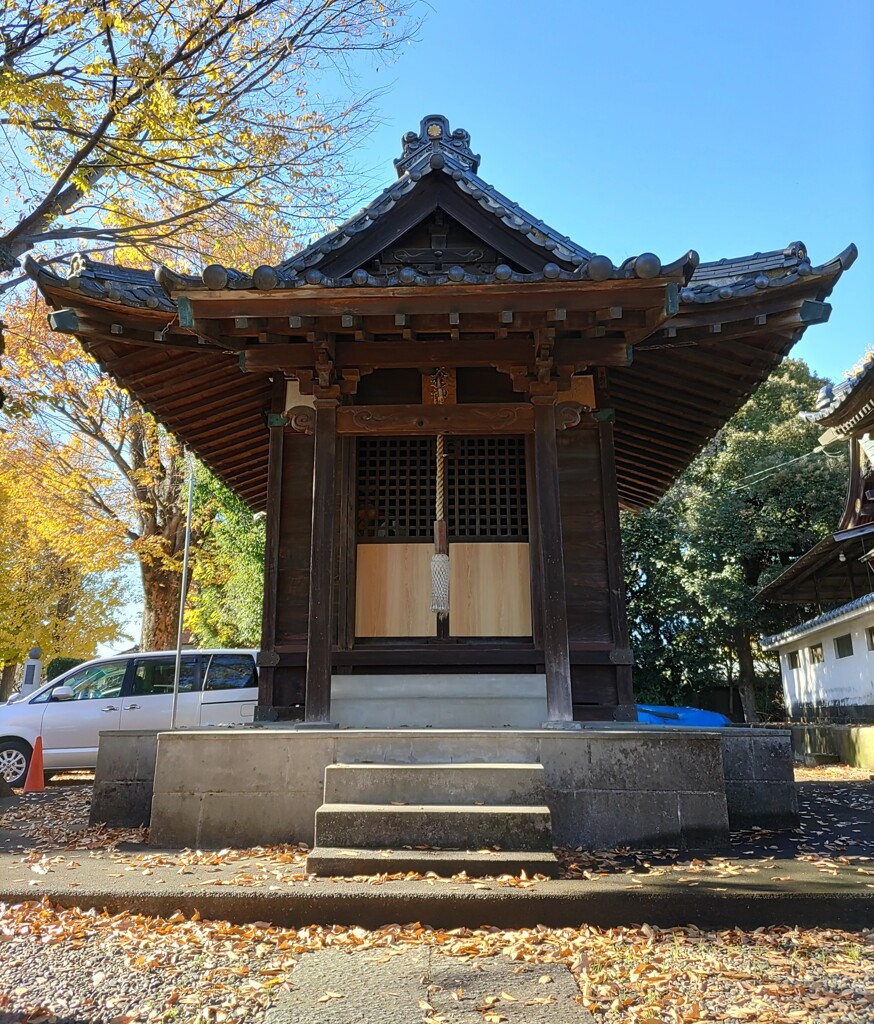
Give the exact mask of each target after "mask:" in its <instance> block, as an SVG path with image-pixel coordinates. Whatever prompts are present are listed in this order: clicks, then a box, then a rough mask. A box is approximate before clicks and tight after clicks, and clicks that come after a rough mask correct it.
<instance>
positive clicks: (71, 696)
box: [52, 686, 76, 701]
mask: <svg viewBox="0 0 874 1024" xmlns="http://www.w3.org/2000/svg"><path fill="white" fill-rule="evenodd" d="M75 699H76V694H75V693H73V687H72V686H56V687H55V688H54V690H52V700H53V701H55V700H75Z"/></svg>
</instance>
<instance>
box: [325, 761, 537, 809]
mask: <svg viewBox="0 0 874 1024" xmlns="http://www.w3.org/2000/svg"><path fill="white" fill-rule="evenodd" d="M545 794H546V773H545V772H544V770H543V765H542V764H332V765H328V767H327V768H326V769H325V803H329V804H330V803H347V804H354V803H360V804H396V803H404V804H442V805H447V804H467V805H479V804H485V805H507V804H514V805H525V804H543V803H544V802H545Z"/></svg>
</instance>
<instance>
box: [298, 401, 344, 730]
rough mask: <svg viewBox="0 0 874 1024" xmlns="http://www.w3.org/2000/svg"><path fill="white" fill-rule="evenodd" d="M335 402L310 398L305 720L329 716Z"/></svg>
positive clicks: (323, 720) (334, 485) (335, 471)
mask: <svg viewBox="0 0 874 1024" xmlns="http://www.w3.org/2000/svg"><path fill="white" fill-rule="evenodd" d="M337 405H338V402H337V399H335V398H317V399H316V400H315V431H314V432H315V445H314V453H313V527H312V534H311V540H310V596H309V617H308V621H307V669H306V710H305V720H306V721H307V722H313V723H327V722H329V721H330V717H331V648H332V646H333V642H332V641H333V637H332V622H333V615H332V614H331V612H332V605H333V596H334V535H335V532H336V531H335V525H334V520H335V518H336V495H337Z"/></svg>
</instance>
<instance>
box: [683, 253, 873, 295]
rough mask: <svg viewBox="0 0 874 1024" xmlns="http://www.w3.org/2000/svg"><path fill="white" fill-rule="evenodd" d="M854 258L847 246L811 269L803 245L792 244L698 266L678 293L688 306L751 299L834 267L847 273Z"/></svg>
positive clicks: (854, 254)
mask: <svg viewBox="0 0 874 1024" xmlns="http://www.w3.org/2000/svg"><path fill="white" fill-rule="evenodd" d="M857 255H858V250H857V249H856V246H855V245H849V246H847V248H846V249H845V250H844V251H843V252H842V253H840V255H838V256H836V257H835V259H833V260H830V261H829V262H828V263H824V264H823V265H822V266H819V267H813V266H811V263H810V260H809V258H808V255H807V249H806V248H805V246H804V243H803V242H792V244H791V245H788V246H786V248H785V249H775V250H773V251H772V252H757V253H754V254H753V255H752V256H739V257H737V258H736V259H724V260H717V261H716V262H714V263H701V264H699V265H698V267H697V268H696V270H695V272H694V273H693V274H692V280H691V281H690V282H689V284H688V285H687V286H686V287H685V288H682V289H680V302H682V303H684V304H687V305H690V304H695V303H707V302H721V301H725V300H726V299H738V298H746V297H752V296H754V295H756V294H757V293H760V292H764V291H767V290H768V289H772V288H779V287H783V286H785V285H789V284H794V283H795V282H796V281H798V280H799V279H801V278H805V277H810V276H811V275H814V274H822V273H828V271H829V269H831V268H832V265H833V264H838V265H839V268H840V269H841V270H846V269H847V268H848V267H850V266H851V265H852V264H853V262H854V261H855V259H856V256H857Z"/></svg>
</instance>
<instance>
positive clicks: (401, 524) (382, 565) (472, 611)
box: [356, 437, 531, 637]
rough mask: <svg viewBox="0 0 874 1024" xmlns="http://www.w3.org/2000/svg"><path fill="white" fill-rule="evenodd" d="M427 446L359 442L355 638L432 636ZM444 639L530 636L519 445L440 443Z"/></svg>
mask: <svg viewBox="0 0 874 1024" xmlns="http://www.w3.org/2000/svg"><path fill="white" fill-rule="evenodd" d="M435 452H436V445H435V441H434V439H433V438H410V437H393V438H383V437H380V438H360V439H359V441H358V464H357V490H356V496H357V506H356V510H357V511H356V516H357V534H358V552H357V566H358V568H357V582H356V634H357V635H358V636H362V637H364V636H384V637H388V636H398V637H409V636H433V635H434V633H435V628H436V620H435V617H434V615H433V614H432V613H431V612H430V608H429V604H430V560H431V553H432V551H433V546H432V540H433V533H432V531H433V525H434V517H435V508H436V468H435ZM445 478H446V479H445V487H446V493H445V495H444V499H445V503H446V508H447V521H448V533H449V545H450V547H449V552H450V566H451V580H450V605H451V610H450V615H449V624H450V634H451V635H453V636H528V635H530V633H531V600H530V569H529V561H528V500H527V490H526V477H525V440H524V438H522V437H452V438H447V439H446V473H445Z"/></svg>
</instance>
